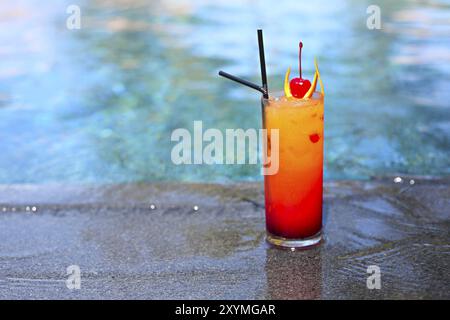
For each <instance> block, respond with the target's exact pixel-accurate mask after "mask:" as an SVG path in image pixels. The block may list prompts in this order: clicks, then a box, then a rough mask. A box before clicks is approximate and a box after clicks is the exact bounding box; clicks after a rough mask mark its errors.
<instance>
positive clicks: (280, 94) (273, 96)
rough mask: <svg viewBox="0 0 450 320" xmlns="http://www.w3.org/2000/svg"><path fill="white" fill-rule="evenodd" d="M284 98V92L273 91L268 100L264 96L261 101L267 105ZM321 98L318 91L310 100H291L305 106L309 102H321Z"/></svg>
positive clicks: (322, 96) (321, 95)
mask: <svg viewBox="0 0 450 320" xmlns="http://www.w3.org/2000/svg"><path fill="white" fill-rule="evenodd" d="M284 97H285V94H284V91H275V92H273V93H271V94H269V97H268V98H264V96H263V97H261V101H262V102H263V103H264V104H268V103H270V102H271V101H275V102H276V101H280V98H284ZM323 98H324V95H323V94H322V93H321V92H320V91H314V93H313V95H312V96H311V98H307V99H304V100H303V99H296V98H294V99H292V102H295V103H298V104H303V103H305V104H307V103H308V102H311V101H315V102H316V101H320V100H322V101H323Z"/></svg>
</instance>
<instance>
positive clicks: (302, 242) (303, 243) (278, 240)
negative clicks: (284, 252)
mask: <svg viewBox="0 0 450 320" xmlns="http://www.w3.org/2000/svg"><path fill="white" fill-rule="evenodd" d="M321 240H322V231H319V232H317V233H316V234H315V235H313V236H311V237H308V238H303V239H287V238H283V237H278V236H274V235H273V234H271V233H269V232H267V234H266V241H267V242H268V243H269V244H271V245H274V246H276V247H281V248H286V249H291V250H295V249H300V248H308V247H312V246H315V245H318V244H319V243H320V241H321Z"/></svg>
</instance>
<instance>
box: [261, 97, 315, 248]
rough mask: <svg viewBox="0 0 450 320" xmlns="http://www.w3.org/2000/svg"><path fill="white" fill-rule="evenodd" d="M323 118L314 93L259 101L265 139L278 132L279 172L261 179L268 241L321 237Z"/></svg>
mask: <svg viewBox="0 0 450 320" xmlns="http://www.w3.org/2000/svg"><path fill="white" fill-rule="evenodd" d="M323 114H324V103H323V95H322V94H321V93H319V92H315V93H314V94H313V96H312V97H311V98H310V99H306V100H302V99H295V98H286V97H284V96H278V97H277V96H274V97H270V98H269V99H263V126H264V128H266V129H267V133H268V137H270V130H272V129H279V169H278V172H277V173H276V174H274V175H265V176H264V188H265V205H266V227H267V231H268V238H269V237H274V238H281V239H287V240H289V239H305V238H309V237H313V236H317V235H319V237H320V232H321V229H322V180H323V140H324V139H323V123H324V121H323ZM266 143H267V144H266V146H267V149H268V155H270V153H271V152H274V150H273V148H271V145H270V144H271V141H270V140H268V141H266ZM272 158H273V155H272ZM319 239H320V238H319ZM269 241H270V240H269Z"/></svg>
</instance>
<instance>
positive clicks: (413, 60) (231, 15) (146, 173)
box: [0, 0, 450, 184]
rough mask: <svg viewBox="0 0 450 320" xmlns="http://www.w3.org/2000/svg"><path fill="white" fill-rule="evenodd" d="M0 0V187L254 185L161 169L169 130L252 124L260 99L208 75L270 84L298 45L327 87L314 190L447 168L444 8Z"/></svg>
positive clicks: (166, 163) (166, 160) (215, 171)
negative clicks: (260, 33) (70, 21)
mask: <svg viewBox="0 0 450 320" xmlns="http://www.w3.org/2000/svg"><path fill="white" fill-rule="evenodd" d="M377 3H378V4H379V6H380V8H381V14H382V29H381V30H369V29H367V27H366V18H367V17H368V15H367V14H366V8H367V6H368V5H369V4H371V3H370V2H366V1H351V0H348V1H344V0H343V1H332V2H327V3H326V4H316V3H314V2H306V1H305V2H302V4H299V3H298V1H295V0H293V1H287V2H283V3H282V4H281V3H279V2H278V1H265V2H264V3H263V4H256V3H255V2H253V1H244V2H242V1H214V2H211V3H210V4H207V2H205V1H200V0H198V1H158V2H156V1H140V0H135V1H118V0H117V1H112V0H109V1H94V0H93V1H79V2H78V4H79V5H80V8H81V14H82V15H81V18H82V19H81V22H82V25H81V29H80V30H68V29H67V28H66V18H67V17H68V16H69V15H68V14H67V13H66V8H67V6H68V5H69V4H71V2H70V1H66V2H64V1H45V2H42V1H32V0H30V1H14V2H6V1H5V2H1V3H0V150H1V156H0V183H2V184H8V183H49V182H74V183H78V182H79V183H92V182H107V183H109V182H128V181H165V180H176V181H208V182H232V181H242V180H258V179H261V176H260V175H259V168H258V166H249V165H245V166H236V165H234V166H225V165H215V166H207V165H202V166H198V165H197V166H194V165H192V166H175V165H173V164H172V163H171V161H170V152H171V149H172V147H173V146H174V143H172V142H171V141H170V135H171V132H172V131H173V130H174V129H176V128H179V127H184V128H192V126H193V121H194V120H202V121H203V125H204V127H208V128H209V127H215V128H219V129H225V128H244V129H246V128H259V127H260V121H261V119H260V109H259V97H258V95H257V94H255V92H253V91H252V90H249V89H246V88H242V87H240V86H237V85H235V84H234V83H232V82H230V81H228V80H225V79H222V78H219V77H218V76H217V71H218V70H219V69H223V70H225V71H228V72H230V73H233V74H236V75H239V76H242V77H246V78H248V79H250V80H253V81H255V82H258V81H259V65H258V56H257V54H258V53H257V50H258V49H257V42H256V29H257V28H259V27H261V28H263V29H264V36H265V45H266V59H267V66H268V73H269V85H270V88H273V89H276V90H279V89H281V87H282V81H283V76H284V72H285V71H286V69H287V67H288V66H292V67H294V68H295V67H296V65H297V42H298V40H299V39H302V40H303V42H304V45H305V47H304V57H303V66H304V72H305V73H306V75H308V76H309V77H310V78H311V75H312V73H313V63H312V61H313V57H314V56H317V58H318V61H319V64H320V68H321V72H322V76H323V80H324V83H325V87H326V102H325V107H326V114H325V121H326V128H325V130H326V146H325V167H326V172H325V178H326V179H343V178H345V179H364V178H367V177H369V176H372V175H385V174H392V173H400V174H401V173H408V174H427V175H428V174H429V175H444V174H449V173H450V160H449V150H450V138H449V137H450V90H449V88H450V41H449V39H450V20H449V17H450V5H449V3H448V2H444V1H433V2H417V1H396V2H393V1H378V2H377Z"/></svg>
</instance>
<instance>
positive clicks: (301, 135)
mask: <svg viewBox="0 0 450 320" xmlns="http://www.w3.org/2000/svg"><path fill="white" fill-rule="evenodd" d="M258 44H259V58H260V64H261V78H262V86H259V85H257V84H254V83H252V82H250V81H247V80H244V79H241V78H238V77H236V76H233V75H231V74H228V73H226V72H223V71H220V72H219V75H221V76H223V77H225V78H228V79H230V80H233V81H236V82H238V83H240V84H243V85H245V86H247V87H250V88H253V89H255V90H258V91H259V92H261V93H262V95H263V97H262V100H261V104H262V111H263V127H264V129H266V130H267V135H266V137H267V139H266V140H265V141H263V143H264V148H263V155H262V156H263V159H264V160H263V163H264V166H263V172H264V190H265V205H266V229H267V237H266V239H267V241H268V242H269V243H271V244H273V245H276V246H280V247H287V248H291V249H294V248H300V247H308V246H312V245H315V244H317V243H319V242H320V240H321V238H322V193H323V190H322V189H323V187H322V183H323V140H324V136H323V119H324V117H323V113H324V94H325V93H324V87H323V83H322V79H321V77H320V73H319V68H318V65H317V61H316V60H314V66H315V72H314V78H313V81H312V82H310V81H309V80H308V79H304V78H302V57H301V55H302V48H303V43H302V42H300V43H299V68H298V69H299V76H298V77H295V78H293V79H292V80H289V76H290V72H291V69H290V68H289V69H288V70H287V72H286V76H285V78H284V92H283V93H281V94H269V90H268V85H267V74H266V65H265V57H264V45H263V39H262V30H258ZM317 84H320V89H321V90H320V92H318V91H316V87H317ZM275 130H276V131H275ZM272 131H273V132H274V133H275V134H274V135H273V136H276V137H278V138H279V140H277V141H275V139H274V141H271V138H270V137H272ZM269 159H270V161H269ZM272 159H277V161H278V164H277V165H276V166H275V167H276V168H278V171H276V172H273V170H269V168H271V166H272V163H271V161H272Z"/></svg>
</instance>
